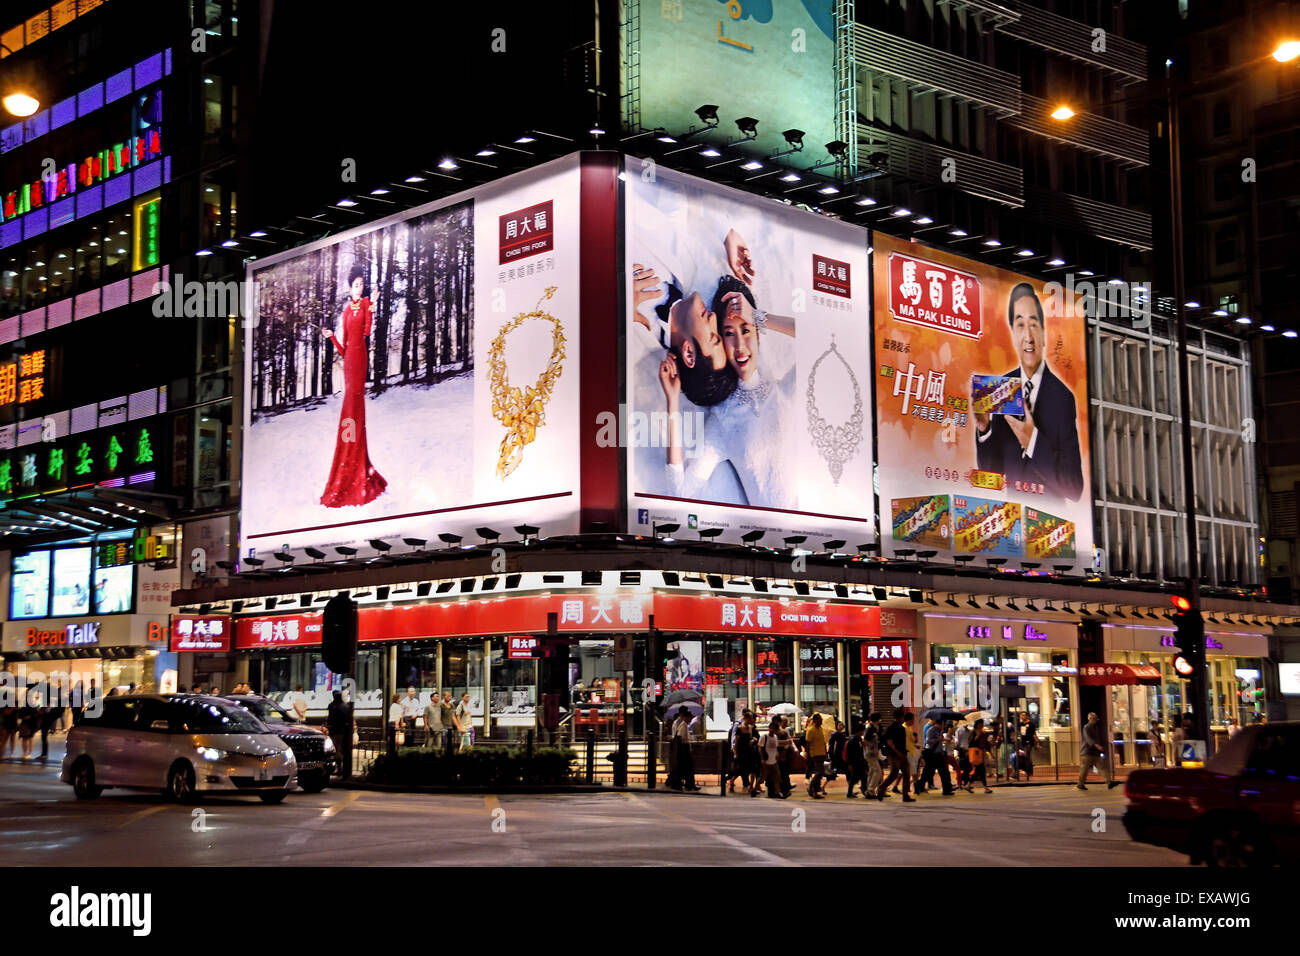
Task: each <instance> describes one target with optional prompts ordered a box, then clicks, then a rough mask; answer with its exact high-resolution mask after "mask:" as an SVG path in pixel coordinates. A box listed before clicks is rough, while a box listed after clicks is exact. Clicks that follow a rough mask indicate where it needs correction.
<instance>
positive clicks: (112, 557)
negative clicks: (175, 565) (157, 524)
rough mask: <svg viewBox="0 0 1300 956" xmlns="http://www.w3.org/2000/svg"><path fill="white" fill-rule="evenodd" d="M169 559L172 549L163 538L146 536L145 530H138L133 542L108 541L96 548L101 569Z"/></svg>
mask: <svg viewBox="0 0 1300 956" xmlns="http://www.w3.org/2000/svg"><path fill="white" fill-rule="evenodd" d="M169 557H171V548H169V547H168V545H167V542H166V541H165V540H164V539H163V536H162V535H160V534H146V533H145V531H144V530H143V529H139V530H137V531H136V533H135V537H134V538H133V539H132V540H131V541H108V542H105V543H103V544H100V545H97V546H96V548H95V559H96V561H97V562H98V564H99V566H100V567H101V568H112V567H116V566H118V565H120V564H139V563H141V562H144V561H165V560H167V559H168V558H169Z"/></svg>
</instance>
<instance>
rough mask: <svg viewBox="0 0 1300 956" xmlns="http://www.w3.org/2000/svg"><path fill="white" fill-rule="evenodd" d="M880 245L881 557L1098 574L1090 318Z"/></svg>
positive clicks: (1013, 284) (999, 280) (1002, 275)
mask: <svg viewBox="0 0 1300 956" xmlns="http://www.w3.org/2000/svg"><path fill="white" fill-rule="evenodd" d="M873 238H874V249H875V252H874V279H875V286H874V290H875V349H876V370H875V379H876V409H877V421H876V435H877V447H878V461H879V493H880V511H881V524H882V525H883V528H882V537H883V540H884V546H885V547H884V552H885V553H886V554H889V555H896V554H898V553H899V551H900V550H906V551H910V552H912V553H916V552H921V551H935V552H938V553H939V554H940V555H943V556H944V557H950V556H954V555H975V556H980V557H1001V558H1004V559H1007V560H1010V561H1013V562H1019V561H1026V562H1030V563H1036V564H1039V565H1041V566H1042V567H1043V568H1044V569H1045V570H1051V569H1052V566H1053V565H1071V566H1073V567H1075V568H1084V567H1089V566H1091V563H1092V543H1093V537H1092V494H1091V486H1092V483H1091V471H1090V462H1089V457H1090V456H1089V442H1088V391H1087V351H1086V318H1085V316H1084V314H1083V310H1082V308H1081V307H1078V306H1076V305H1075V304H1073V303H1071V302H1069V301H1068V299H1069V298H1072V297H1065V296H1062V295H1060V294H1059V291H1058V292H1057V294H1055V295H1053V291H1054V290H1053V289H1052V288H1050V287H1046V288H1045V284H1044V283H1043V282H1041V281H1039V280H1031V279H1027V278H1026V277H1024V276H1020V275H1017V274H1015V273H1012V272H1007V271H1005V270H1002V269H997V268H993V267H990V266H986V265H984V264H982V263H978V262H973V261H971V260H968V259H963V258H960V257H958V256H954V255H950V254H949V253H946V252H941V251H939V250H937V249H931V248H929V247H927V246H921V245H918V244H915V243H910V242H903V241H900V240H897V239H893V238H891V237H889V236H885V235H882V234H880V233H876V234H875V235H874V237H873Z"/></svg>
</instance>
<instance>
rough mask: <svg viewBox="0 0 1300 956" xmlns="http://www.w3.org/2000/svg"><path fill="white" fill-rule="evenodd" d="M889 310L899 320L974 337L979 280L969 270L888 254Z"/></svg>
mask: <svg viewBox="0 0 1300 956" xmlns="http://www.w3.org/2000/svg"><path fill="white" fill-rule="evenodd" d="M889 311H890V313H891V314H892V315H893V316H894V318H896V319H898V320H899V321H900V322H911V323H912V324H914V325H925V326H929V327H931V328H935V329H941V330H943V331H945V332H951V333H953V334H955V335H962V336H965V337H966V338H971V339H978V338H979V337H980V335H981V334H982V325H981V321H980V283H979V279H977V278H976V277H975V276H973V275H971V274H970V273H969V272H960V271H958V270H956V269H953V268H951V267H949V266H941V265H937V264H936V263H933V262H927V261H926V260H924V259H917V258H914V257H912V256H908V255H904V254H903V253H900V252H891V253H890V254H889Z"/></svg>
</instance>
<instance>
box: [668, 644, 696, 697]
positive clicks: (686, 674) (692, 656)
mask: <svg viewBox="0 0 1300 956" xmlns="http://www.w3.org/2000/svg"><path fill="white" fill-rule="evenodd" d="M667 648H668V650H669V651H677V657H676V658H675V659H673V660H671V661H669V662H668V667H667V668H666V671H665V674H664V687H665V688H666V689H667V691H668V693H670V694H671V693H672V692H673V691H675V690H684V691H694V692H695V693H697V694H700V695H703V693H704V643H703V642H702V641H669V642H668V644H667Z"/></svg>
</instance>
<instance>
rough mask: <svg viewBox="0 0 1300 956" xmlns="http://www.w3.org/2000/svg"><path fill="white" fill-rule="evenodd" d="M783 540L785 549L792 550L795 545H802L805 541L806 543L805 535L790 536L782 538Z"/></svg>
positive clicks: (806, 537)
mask: <svg viewBox="0 0 1300 956" xmlns="http://www.w3.org/2000/svg"><path fill="white" fill-rule="evenodd" d="M783 540H784V541H785V546H786V547H787V548H793V547H795V546H796V545H800V544H803V543H804V542H805V541H807V540H808V536H807V535H806V534H792V535H790V536H789V537H787V538H784V539H783Z"/></svg>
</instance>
